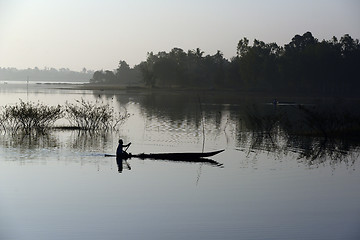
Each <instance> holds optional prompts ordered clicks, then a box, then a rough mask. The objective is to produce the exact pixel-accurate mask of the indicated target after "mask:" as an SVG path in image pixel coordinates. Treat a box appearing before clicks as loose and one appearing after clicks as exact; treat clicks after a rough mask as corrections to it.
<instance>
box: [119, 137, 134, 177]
mask: <svg viewBox="0 0 360 240" xmlns="http://www.w3.org/2000/svg"><path fill="white" fill-rule="evenodd" d="M130 145H131V142H130V143H128V144H126V145H124V142H123V140H122V139H120V140H119V145H118V147H117V149H116V163H117V165H118V172H119V173H121V172H122V170H123V164H122V163H123V158H124V156H123V154H124V153H125V151H123V148H127V147H129V146H130ZM125 161H126V160H125ZM128 167H129V166H128ZM129 168H130V167H129Z"/></svg>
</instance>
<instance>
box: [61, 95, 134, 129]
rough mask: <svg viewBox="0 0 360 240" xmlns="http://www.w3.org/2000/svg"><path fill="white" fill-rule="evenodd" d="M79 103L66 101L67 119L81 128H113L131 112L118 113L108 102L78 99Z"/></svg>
mask: <svg viewBox="0 0 360 240" xmlns="http://www.w3.org/2000/svg"><path fill="white" fill-rule="evenodd" d="M76 103H77V104H72V103H68V102H66V104H65V112H66V119H67V120H68V121H69V122H70V124H71V125H72V126H75V127H76V128H78V129H81V130H87V131H96V130H110V129H111V130H113V129H115V128H116V127H117V125H119V124H121V123H122V122H124V121H125V120H126V119H127V118H128V117H129V114H128V113H127V112H126V110H125V113H123V114H121V113H116V112H115V111H114V108H113V107H112V106H110V105H109V104H108V103H106V104H104V103H100V102H98V101H96V102H90V101H85V100H84V99H81V100H76Z"/></svg>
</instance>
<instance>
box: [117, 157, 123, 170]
mask: <svg viewBox="0 0 360 240" xmlns="http://www.w3.org/2000/svg"><path fill="white" fill-rule="evenodd" d="M116 164H117V165H118V172H119V173H122V171H123V159H122V157H121V156H116Z"/></svg>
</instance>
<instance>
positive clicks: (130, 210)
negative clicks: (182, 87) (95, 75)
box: [0, 84, 360, 240]
mask: <svg viewBox="0 0 360 240" xmlns="http://www.w3.org/2000/svg"><path fill="white" fill-rule="evenodd" d="M48 87H49V86H35V85H31V86H29V87H28V88H27V87H26V85H22V86H18V85H17V86H16V87H13V86H10V84H7V86H3V85H2V86H1V88H0V104H1V105H5V104H14V103H17V102H18V101H19V98H20V99H22V100H24V101H25V100H30V101H33V102H37V101H40V102H44V103H48V104H50V105H56V104H63V103H65V102H66V101H68V102H72V103H73V102H75V100H79V99H81V98H84V99H86V100H90V101H95V100H98V101H103V102H109V103H111V104H112V105H113V106H114V107H115V108H116V109H117V110H118V111H124V109H126V110H127V111H128V112H129V113H130V114H131V117H130V118H129V119H128V120H127V121H126V122H125V123H124V124H123V125H122V126H121V129H120V130H119V131H114V132H108V133H98V134H92V135H89V134H84V133H78V132H76V131H58V130H56V131H52V132H50V133H49V134H48V135H46V136H32V137H29V136H22V135H15V136H12V135H8V134H1V135H0V239H21V240H22V239H359V238H360V184H359V183H360V172H359V170H360V169H359V167H360V165H359V151H358V148H357V145H356V144H355V145H354V144H350V145H349V144H347V145H346V146H348V148H347V150H348V151H345V150H344V149H342V147H343V145H341V144H342V143H341V144H338V143H332V144H333V145H330V148H325V149H322V148H321V147H319V145H316V144H314V142H312V140H313V139H310V140H309V139H301V141H289V139H286V138H285V137H284V136H283V135H281V134H278V135H275V136H273V138H272V139H270V140H272V141H269V138H267V137H266V136H263V137H260V138H259V136H258V135H256V134H255V131H253V130H254V129H250V128H249V126H248V124H246V122H245V121H244V119H245V117H246V116H245V115H246V112H247V111H250V110H251V111H255V110H252V109H256V111H258V112H259V113H261V114H263V113H272V112H274V111H275V112H279V111H284V110H287V111H289V112H290V113H291V111H292V107H291V104H288V105H289V106H288V105H286V106H279V107H278V108H276V109H275V108H274V107H273V106H271V105H270V104H267V102H269V100H266V99H261V100H259V99H249V98H247V99H241V98H236V97H230V96H226V97H224V96H214V95H211V94H195V93H189V94H186V93H177V94H164V93H162V94H160V93H157V94H146V93H134V92H109V91H107V92H106V91H97V92H93V91H78V90H59V89H49V88H48ZM270 101H271V100H270ZM304 104H309V103H305V102H304ZM311 104H317V102H315V103H314V102H311ZM249 109H250V110H249ZM292 116H294V114H292ZM295 121H296V120H295ZM57 124H58V125H64V124H67V122H66V120H63V121H59V122H58V123H57ZM203 132H205V143H204V138H203ZM120 137H121V138H123V139H124V141H125V143H127V142H130V141H131V142H132V145H131V147H130V149H129V152H132V153H141V152H179V151H202V148H203V145H204V148H205V150H206V151H211V150H217V149H226V151H225V152H223V153H221V154H219V155H216V156H214V157H212V159H213V160H215V161H217V162H219V163H221V164H223V167H217V166H213V165H210V164H207V163H187V162H171V161H154V160H138V159H131V160H129V161H128V163H129V164H130V165H131V170H128V169H127V168H126V166H124V170H123V172H122V173H121V174H119V173H118V166H117V164H116V161H115V159H113V158H105V157H103V154H104V153H114V152H115V150H116V147H117V141H118V139H119V138H120ZM320 142H321V141H320ZM306 144H307V145H309V144H310V146H311V147H310V150H311V151H310V150H309V149H305V148H304V146H305V145H306ZM320 145H321V144H320ZM327 145H329V144H327ZM321 146H323V145H321ZM349 146H350V147H349ZM339 152H340V153H341V154H338V153H339Z"/></svg>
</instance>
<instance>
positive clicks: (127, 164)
mask: <svg viewBox="0 0 360 240" xmlns="http://www.w3.org/2000/svg"><path fill="white" fill-rule="evenodd" d="M130 145H131V143H130V144H129V145H128V146H127V147H126V149H125V150H124V152H126V151H127V150H128V148H129V147H130ZM124 161H125V163H126V166H127V167H128V169H129V170H131V167H130V165H129V163H128V162H127V161H126V159H125V160H124Z"/></svg>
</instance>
